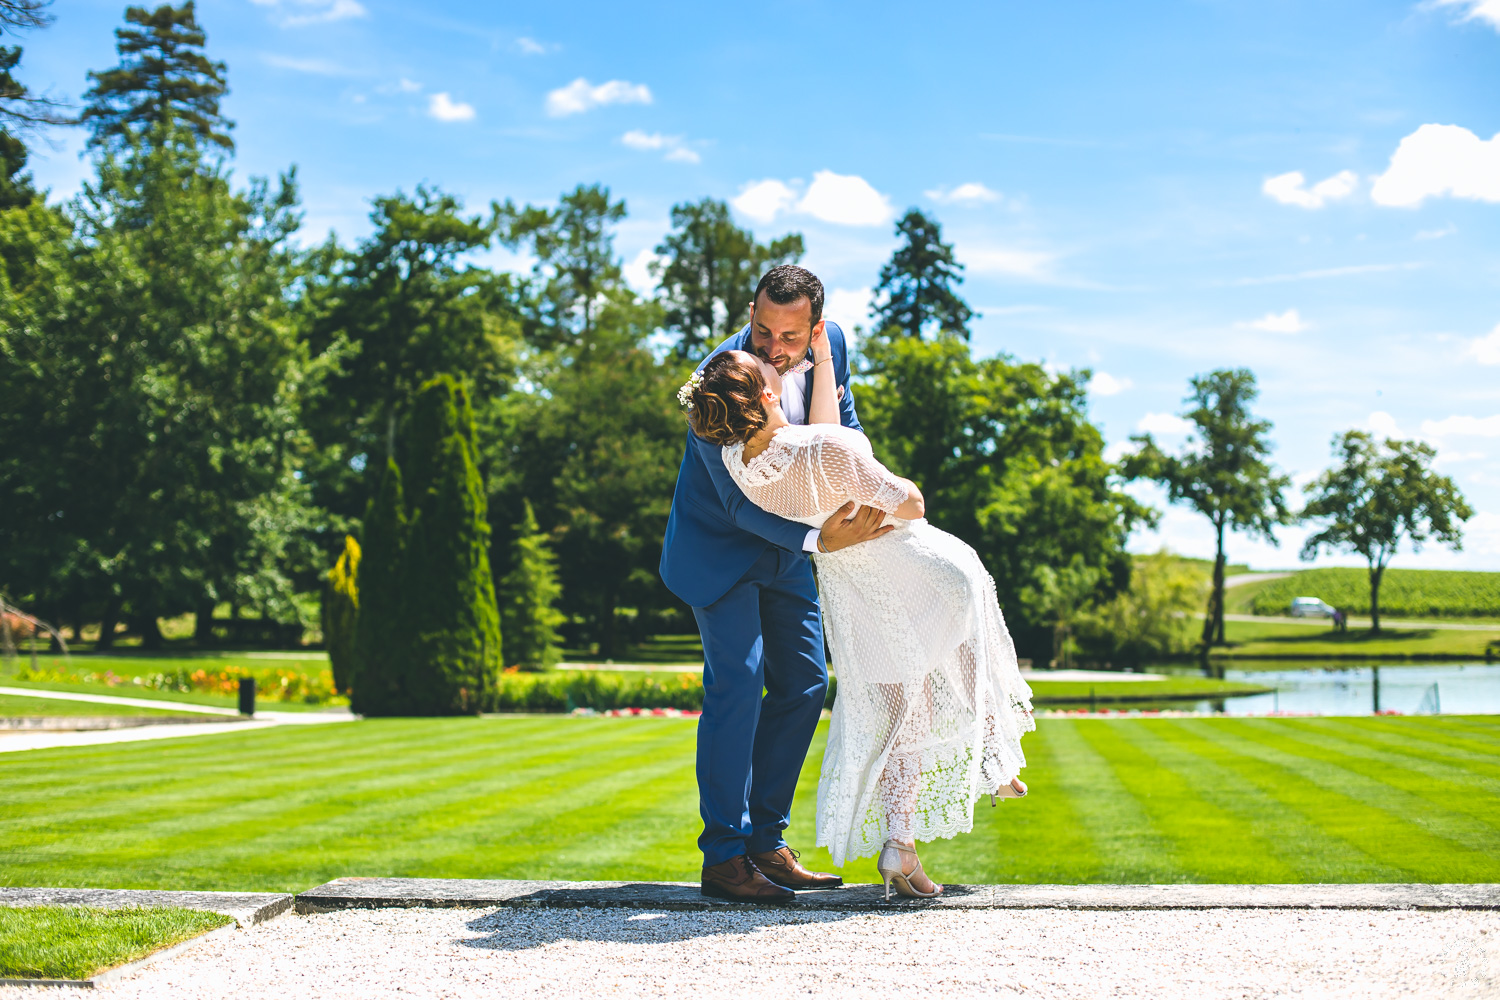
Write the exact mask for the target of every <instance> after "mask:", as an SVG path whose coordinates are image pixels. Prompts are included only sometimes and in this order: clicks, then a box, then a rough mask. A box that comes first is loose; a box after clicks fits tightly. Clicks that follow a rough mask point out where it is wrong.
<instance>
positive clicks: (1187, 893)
mask: <svg viewBox="0 0 1500 1000" xmlns="http://www.w3.org/2000/svg"><path fill="white" fill-rule="evenodd" d="M883 896H884V893H883V890H882V889H881V887H880V886H878V885H870V884H864V885H851V886H848V887H846V888H843V889H833V890H824V891H820V892H801V893H798V894H797V898H796V900H795V902H794V903H792V904H789V905H792V906H797V907H800V908H802V909H809V910H835V911H849V912H860V911H881V910H899V909H916V908H933V907H935V908H938V909H965V910H1011V909H1065V910H1208V909H1221V908H1222V909H1241V910H1244V909H1248V910H1271V909H1276V910H1281V909H1293V910H1324V909H1338V910H1500V884H1495V883H1484V884H1475V885H1466V884H1456V885H1421V884H1369V883H1361V884H1332V885H1328V884H1324V885H949V886H947V888H946V891H945V892H944V893H943V895H941V896H939V897H938V898H936V899H932V900H911V899H902V900H900V901H899V902H898V901H897V900H896V899H895V898H892V900H891V902H889V903H887V902H884V900H883ZM750 905H751V906H755V905H756V904H750ZM759 905H760V906H766V905H769V904H759ZM531 906H538V907H559V908H581V907H598V908H624V909H637V910H730V911H734V910H744V909H746V908H747V904H744V903H729V902H723V901H721V900H716V899H707V898H705V897H703V896H702V895H700V894H699V892H698V885H697V883H695V882H545V881H523V880H512V879H421V878H341V879H335V880H333V881H332V882H328V883H326V884H324V885H320V886H318V887H316V888H314V889H309V890H308V891H307V892H302V893H298V894H297V899H296V911H297V912H298V913H303V914H307V913H327V912H331V911H334V910H354V909H361V910H363V909H388V908H402V907H411V908H422V907H433V908H440V907H467V908H487V907H531Z"/></svg>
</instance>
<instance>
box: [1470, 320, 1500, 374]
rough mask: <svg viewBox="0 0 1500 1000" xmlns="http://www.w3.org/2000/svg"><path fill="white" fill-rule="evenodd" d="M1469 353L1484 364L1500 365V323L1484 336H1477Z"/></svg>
mask: <svg viewBox="0 0 1500 1000" xmlns="http://www.w3.org/2000/svg"><path fill="white" fill-rule="evenodd" d="M1469 353H1470V354H1471V355H1473V356H1474V360H1475V361H1478V362H1479V363H1480V364H1482V365H1500V323H1497V324H1496V325H1495V328H1494V329H1493V330H1491V331H1490V332H1489V333H1487V334H1485V335H1484V336H1483V337H1475V338H1474V340H1473V342H1472V343H1470V344H1469Z"/></svg>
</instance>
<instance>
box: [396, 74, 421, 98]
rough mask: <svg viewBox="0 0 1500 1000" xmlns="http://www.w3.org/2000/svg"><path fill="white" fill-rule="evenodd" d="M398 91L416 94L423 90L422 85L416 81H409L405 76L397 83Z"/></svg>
mask: <svg viewBox="0 0 1500 1000" xmlns="http://www.w3.org/2000/svg"><path fill="white" fill-rule="evenodd" d="M396 89H397V90H399V91H401V92H402V93H403V94H415V93H416V92H417V91H419V90H421V89H422V85H421V84H420V83H418V82H417V81H415V80H408V79H407V78H406V77H404V76H403V77H402V78H401V79H400V80H399V81H397V83H396Z"/></svg>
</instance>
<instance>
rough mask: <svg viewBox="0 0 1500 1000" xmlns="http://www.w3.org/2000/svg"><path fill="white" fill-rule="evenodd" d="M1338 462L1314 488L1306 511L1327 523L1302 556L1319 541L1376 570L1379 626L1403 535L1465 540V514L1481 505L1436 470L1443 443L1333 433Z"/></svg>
mask: <svg viewBox="0 0 1500 1000" xmlns="http://www.w3.org/2000/svg"><path fill="white" fill-rule="evenodd" d="M1333 453H1334V457H1335V458H1337V459H1339V464H1337V465H1335V466H1334V467H1333V468H1331V469H1329V470H1327V471H1326V472H1324V473H1323V474H1322V475H1321V476H1319V477H1318V478H1317V479H1316V480H1314V481H1313V483H1312V485H1311V486H1310V487H1309V488H1308V489H1309V491H1310V492H1311V496H1312V499H1311V500H1309V501H1308V503H1307V506H1306V507H1304V508H1303V509H1302V514H1301V516H1302V518H1303V519H1305V520H1309V521H1313V522H1321V524H1322V526H1321V528H1320V529H1319V530H1318V531H1317V532H1316V533H1315V534H1313V535H1311V536H1309V537H1308V539H1307V541H1306V542H1304V543H1303V545H1302V552H1301V556H1302V558H1303V559H1306V560H1311V559H1313V558H1315V557H1316V556H1317V554H1318V551H1319V550H1320V549H1324V548H1327V549H1331V550H1333V551H1346V552H1355V553H1358V554H1359V555H1360V556H1362V557H1363V558H1364V560H1365V563H1366V565H1367V566H1368V567H1369V572H1370V624H1371V628H1372V630H1373V631H1375V632H1379V631H1380V580H1381V577H1382V576H1383V575H1384V574H1385V568H1386V566H1388V565H1389V564H1390V561H1391V557H1392V556H1394V555H1395V554H1396V550H1397V549H1398V548H1399V547H1400V545H1401V543H1402V542H1403V541H1407V542H1410V543H1411V545H1412V547H1413V548H1414V549H1420V548H1421V547H1422V544H1423V543H1424V542H1426V541H1428V540H1436V541H1437V542H1439V543H1441V544H1443V545H1447V546H1448V547H1449V548H1451V549H1453V550H1454V551H1455V552H1456V551H1458V550H1459V549H1462V548H1463V522H1465V521H1467V520H1468V519H1469V518H1471V517H1473V516H1474V510H1473V508H1471V507H1470V506H1469V504H1468V502H1467V501H1465V500H1464V496H1463V494H1462V493H1461V492H1460V491H1459V489H1458V487H1457V486H1455V485H1454V483H1453V480H1451V479H1449V478H1448V477H1447V476H1440V475H1438V474H1437V473H1436V472H1434V471H1433V470H1432V462H1433V459H1435V458H1436V457H1437V451H1436V449H1434V448H1433V447H1432V445H1430V444H1426V443H1424V442H1421V441H1394V440H1387V441H1385V443H1384V444H1383V445H1382V444H1381V443H1379V442H1377V441H1376V440H1375V437H1374V435H1371V434H1369V433H1367V432H1365V431H1346V432H1345V433H1343V434H1341V435H1335V436H1334V439H1333Z"/></svg>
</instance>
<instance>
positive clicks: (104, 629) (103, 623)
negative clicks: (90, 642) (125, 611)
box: [94, 597, 120, 651]
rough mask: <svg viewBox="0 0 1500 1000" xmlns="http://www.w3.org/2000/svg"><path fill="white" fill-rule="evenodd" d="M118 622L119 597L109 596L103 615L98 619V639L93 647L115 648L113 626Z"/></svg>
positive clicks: (97, 648)
mask: <svg viewBox="0 0 1500 1000" xmlns="http://www.w3.org/2000/svg"><path fill="white" fill-rule="evenodd" d="M119 623H120V599H119V598H118V597H111V598H110V599H109V601H108V602H107V603H106V604H105V605H104V615H103V617H102V618H100V620H99V641H98V642H96V643H94V649H95V650H96V651H97V650H101V649H114V648H115V626H116V625H118V624H119Z"/></svg>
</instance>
